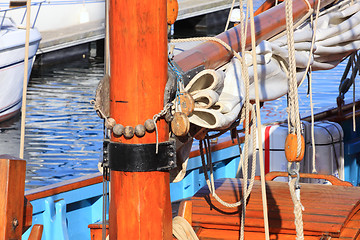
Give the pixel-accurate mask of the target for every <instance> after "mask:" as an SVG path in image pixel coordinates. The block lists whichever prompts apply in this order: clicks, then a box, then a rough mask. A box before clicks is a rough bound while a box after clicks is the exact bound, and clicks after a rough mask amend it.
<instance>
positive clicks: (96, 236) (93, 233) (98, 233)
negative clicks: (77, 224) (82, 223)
mask: <svg viewBox="0 0 360 240" xmlns="http://www.w3.org/2000/svg"><path fill="white" fill-rule="evenodd" d="M88 228H90V239H91V240H102V222H96V223H93V224H89V226H88ZM108 235H109V222H108V221H106V236H108Z"/></svg>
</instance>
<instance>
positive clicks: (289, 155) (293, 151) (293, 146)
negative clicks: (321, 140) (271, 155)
mask: <svg viewBox="0 0 360 240" xmlns="http://www.w3.org/2000/svg"><path fill="white" fill-rule="evenodd" d="M297 145H298V143H297V136H296V134H293V133H290V134H288V135H287V137H286V140H285V157H286V159H287V160H288V162H300V161H301V160H302V159H303V158H304V152H305V140H304V137H303V136H302V135H301V152H300V155H299V157H297Z"/></svg>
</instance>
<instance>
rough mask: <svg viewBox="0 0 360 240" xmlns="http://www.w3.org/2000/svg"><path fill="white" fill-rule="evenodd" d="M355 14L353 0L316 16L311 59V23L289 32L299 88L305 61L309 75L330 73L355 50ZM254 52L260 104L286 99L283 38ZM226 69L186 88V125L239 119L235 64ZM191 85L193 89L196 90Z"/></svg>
mask: <svg viewBox="0 0 360 240" xmlns="http://www.w3.org/2000/svg"><path fill="white" fill-rule="evenodd" d="M359 10H360V1H356V2H355V3H350V2H349V3H348V4H347V5H343V6H342V7H341V8H340V9H339V8H334V11H333V12H328V13H326V14H323V15H321V16H320V17H319V19H318V24H317V28H316V31H315V33H314V34H315V43H314V47H313V54H310V51H311V45H312V37H313V29H312V27H311V26H310V23H309V22H305V23H303V24H302V25H301V26H300V27H298V28H297V29H296V30H295V31H294V43H295V59H296V68H297V73H296V78H297V82H298V84H300V82H301V80H302V79H303V78H304V74H306V68H307V64H308V62H309V63H310V65H311V67H312V70H326V69H331V68H334V67H335V66H337V64H339V63H340V62H341V61H342V60H343V59H344V58H345V57H346V56H348V55H349V54H350V53H352V52H354V51H356V50H358V49H360V11H359ZM256 53H257V56H256V62H257V73H258V78H259V84H260V87H259V89H260V96H259V97H260V101H269V100H274V99H277V98H279V97H281V96H283V95H284V94H286V93H287V92H288V84H287V82H288V76H287V72H288V64H289V63H288V59H289V57H288V49H287V37H286V35H285V36H283V37H280V38H278V39H276V40H273V41H271V40H269V41H262V42H261V43H260V44H258V46H257V47H256ZM309 59H310V60H309ZM245 60H246V65H247V68H248V72H249V78H250V99H255V86H254V84H253V82H254V69H253V66H252V57H251V54H250V53H246V56H245ZM225 69H226V70H225V71H223V70H217V71H214V70H204V71H203V72H200V73H199V74H197V75H196V76H195V77H194V78H193V79H192V80H191V81H190V83H189V84H188V85H187V86H186V88H185V90H186V91H188V92H189V93H190V94H191V95H192V96H193V98H194V100H195V109H194V111H193V114H192V115H191V116H189V120H190V122H191V123H193V124H195V125H198V126H200V127H203V128H207V129H223V128H227V127H228V126H229V125H230V124H231V123H233V122H234V121H235V120H236V119H237V118H238V115H239V112H240V110H241V107H242V105H243V99H244V87H243V86H244V78H243V76H242V74H241V72H242V71H241V64H240V60H238V59H237V58H233V59H232V60H231V62H230V63H229V64H228V66H226V68H225ZM211 71H212V72H211ZM210 72H211V74H210ZM204 82H208V83H209V82H211V84H204ZM194 86H197V87H196V89H195V88H194ZM194 89H195V90H194Z"/></svg>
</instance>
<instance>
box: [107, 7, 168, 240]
mask: <svg viewBox="0 0 360 240" xmlns="http://www.w3.org/2000/svg"><path fill="white" fill-rule="evenodd" d="M109 19H110V24H109V30H110V55H111V62H110V71H111V77H110V116H111V118H114V119H115V120H116V123H118V124H122V125H123V126H132V127H133V128H134V127H135V126H137V125H138V124H142V125H143V124H144V122H145V121H146V120H147V119H152V118H153V116H154V115H155V114H157V113H159V112H160V111H161V110H162V109H163V96H164V88H165V84H166V81H167V23H166V0H145V1H141V2H140V1H127V0H110V6H109ZM157 127H158V141H159V152H158V154H155V141H156V134H155V132H152V133H149V132H146V134H145V136H144V137H141V138H139V137H137V136H134V137H132V138H124V136H121V137H118V136H115V135H113V134H112V136H111V142H110V143H109V147H108V150H109V163H110V169H111V176H110V182H111V200H110V209H109V228H110V229H109V231H110V239H112V240H114V239H171V238H172V223H171V219H172V213H171V202H170V189H169V184H170V183H169V172H168V171H158V170H157V169H159V170H160V169H165V168H166V166H156V167H155V169H154V165H156V164H159V163H161V162H162V161H163V160H164V153H165V152H166V151H168V150H169V148H172V147H173V146H171V144H170V145H169V144H165V143H168V142H167V141H168V138H169V131H168V125H167V124H166V122H165V121H164V120H163V119H161V120H159V121H158V122H157ZM126 129H127V130H130V128H126ZM126 129H125V131H126ZM170 152H171V154H170ZM170 152H169V151H168V153H169V154H168V155H169V156H171V155H173V154H174V152H173V151H170ZM143 153H144V154H143ZM165 155H166V154H165Z"/></svg>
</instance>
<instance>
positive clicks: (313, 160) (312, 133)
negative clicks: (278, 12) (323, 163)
mask: <svg viewBox="0 0 360 240" xmlns="http://www.w3.org/2000/svg"><path fill="white" fill-rule="evenodd" d="M311 70H312V69H311V67H310V69H309V95H310V111H311V145H312V173H317V170H316V158H315V154H316V151H315V130H314V129H315V126H314V125H315V123H314V122H315V119H314V103H313V95H312V72H311Z"/></svg>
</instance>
